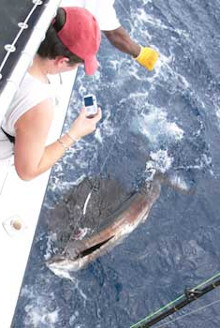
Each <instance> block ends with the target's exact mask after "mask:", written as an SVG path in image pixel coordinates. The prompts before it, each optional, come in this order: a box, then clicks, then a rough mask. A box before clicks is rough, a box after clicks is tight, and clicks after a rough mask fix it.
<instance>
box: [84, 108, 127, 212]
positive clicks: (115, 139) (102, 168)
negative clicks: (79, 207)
mask: <svg viewBox="0 0 220 328" xmlns="http://www.w3.org/2000/svg"><path fill="white" fill-rule="evenodd" d="M129 112H130V111H129V110H126V113H125V115H124V119H123V120H122V123H121V124H120V128H119V129H118V132H117V133H116V135H115V137H114V141H113V143H112V145H111V147H110V150H109V151H108V153H107V156H106V157H105V160H104V161H103V164H102V166H101V169H100V171H99V176H100V175H101V174H102V173H103V170H104V168H105V165H106V163H107V161H108V159H109V157H110V155H111V154H112V152H113V149H114V147H115V144H116V141H117V137H118V136H119V133H120V132H121V129H122V126H123V124H124V122H125V120H126V119H127V116H128V113H129ZM95 189H96V186H95V184H94V183H93V186H92V189H91V191H90V192H89V194H88V196H87V197H86V200H85V203H84V205H83V216H85V214H86V210H87V206H88V204H89V200H90V198H91V196H92V193H93V191H94V190H95Z"/></svg>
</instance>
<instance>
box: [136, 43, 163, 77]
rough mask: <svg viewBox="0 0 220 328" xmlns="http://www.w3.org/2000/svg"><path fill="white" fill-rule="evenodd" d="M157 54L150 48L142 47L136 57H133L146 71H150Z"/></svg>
mask: <svg viewBox="0 0 220 328" xmlns="http://www.w3.org/2000/svg"><path fill="white" fill-rule="evenodd" d="M158 57H159V54H158V52H157V51H156V50H154V49H152V48H147V47H142V46H141V52H140V54H139V55H138V57H136V58H134V59H135V60H136V61H137V62H138V63H139V64H141V65H142V66H144V67H145V68H146V69H148V71H152V70H153V69H154V67H155V65H156V62H157V60H158Z"/></svg>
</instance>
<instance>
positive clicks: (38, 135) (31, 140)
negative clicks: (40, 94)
mask: <svg viewBox="0 0 220 328" xmlns="http://www.w3.org/2000/svg"><path fill="white" fill-rule="evenodd" d="M100 119H101V110H100V109H99V112H98V114H97V115H96V116H95V117H94V118H92V119H91V118H90V119H88V118H86V113H85V110H84V109H82V111H81V113H80V115H79V116H78V118H77V119H76V120H75V121H74V122H73V124H72V126H71V128H70V130H69V132H70V134H72V135H74V137H75V138H77V139H80V138H82V137H84V136H85V135H87V134H89V133H92V132H93V131H95V129H96V124H97V122H98V121H99V120H100ZM52 120H53V105H52V102H51V100H45V101H44V102H42V103H40V104H39V105H37V106H35V107H33V108H32V109H30V110H28V111H27V112H26V113H25V114H24V115H22V116H21V117H20V118H19V119H18V121H17V122H16V124H15V128H16V138H15V168H16V171H17V173H18V175H19V176H20V178H21V179H23V180H31V179H33V178H35V177H37V176H38V175H40V174H41V173H43V172H45V171H47V170H48V169H49V168H51V167H52V166H53V165H54V164H55V163H56V162H57V161H58V160H59V159H60V158H61V157H62V156H63V154H64V152H65V149H64V146H63V145H62V143H63V144H64V145H65V146H67V147H70V146H71V145H72V144H73V143H74V141H73V140H72V139H71V138H70V137H69V136H68V135H67V134H66V135H64V136H63V137H61V138H60V140H61V143H59V142H58V141H56V142H54V143H52V144H50V145H49V146H45V144H46V141H47V137H48V132H49V129H50V127H51V123H52Z"/></svg>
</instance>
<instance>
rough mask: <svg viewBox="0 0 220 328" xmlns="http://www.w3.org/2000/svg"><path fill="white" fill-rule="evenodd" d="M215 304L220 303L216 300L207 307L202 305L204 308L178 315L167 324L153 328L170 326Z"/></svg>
mask: <svg viewBox="0 0 220 328" xmlns="http://www.w3.org/2000/svg"><path fill="white" fill-rule="evenodd" d="M217 303H220V300H217V301H214V302H212V303H209V304H208V305H204V306H202V307H200V308H198V309H196V310H193V311H191V312H189V313H186V314H182V315H180V316H179V317H178V318H176V319H173V320H170V321H169V322H168V321H167V322H165V323H162V324H160V325H159V326H156V327H155V328H161V327H166V326H167V325H170V324H171V323H173V322H176V321H178V320H181V319H183V318H185V317H188V316H189V315H191V314H194V313H197V312H200V311H202V310H205V309H207V308H209V307H210V306H212V305H214V304H217Z"/></svg>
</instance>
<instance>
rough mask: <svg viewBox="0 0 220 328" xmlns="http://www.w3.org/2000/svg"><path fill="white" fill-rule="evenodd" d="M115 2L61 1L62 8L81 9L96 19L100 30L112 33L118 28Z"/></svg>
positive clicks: (100, 0)
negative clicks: (87, 11) (74, 7)
mask: <svg viewBox="0 0 220 328" xmlns="http://www.w3.org/2000/svg"><path fill="white" fill-rule="evenodd" d="M114 2H115V0H62V7H69V6H70V7H72V6H76V7H82V8H86V9H87V10H89V11H90V12H91V13H92V14H93V15H94V16H95V18H96V19H97V21H98V24H99V27H100V30H102V31H112V30H116V29H117V28H119V27H120V25H121V24H120V22H119V20H118V18H117V15H116V12H115V8H114Z"/></svg>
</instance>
